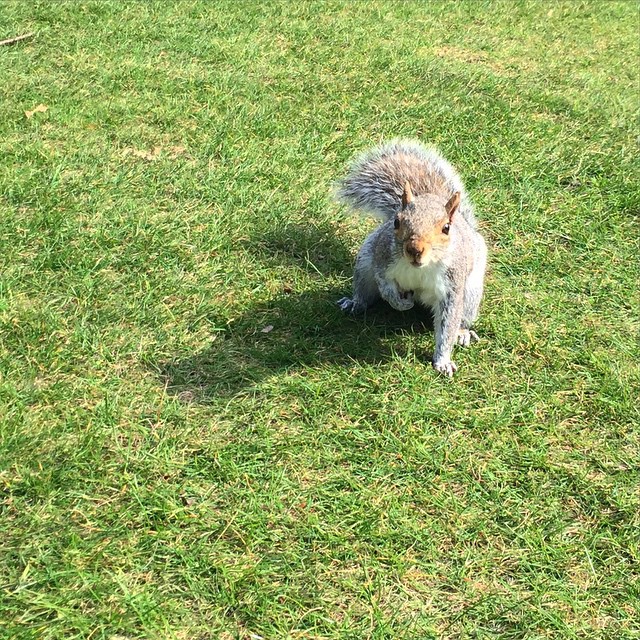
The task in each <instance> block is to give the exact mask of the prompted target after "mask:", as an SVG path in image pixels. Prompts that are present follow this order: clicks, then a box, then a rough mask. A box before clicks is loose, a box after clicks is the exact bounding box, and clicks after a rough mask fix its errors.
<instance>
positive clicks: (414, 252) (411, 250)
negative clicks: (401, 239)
mask: <svg viewBox="0 0 640 640" xmlns="http://www.w3.org/2000/svg"><path fill="white" fill-rule="evenodd" d="M407 253H408V254H409V255H410V256H411V257H412V258H413V259H414V260H417V259H418V258H419V257H420V256H421V255H422V254H423V253H424V249H422V248H421V247H417V246H416V245H414V244H410V245H407Z"/></svg>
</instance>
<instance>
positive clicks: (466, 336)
mask: <svg viewBox="0 0 640 640" xmlns="http://www.w3.org/2000/svg"><path fill="white" fill-rule="evenodd" d="M478 340H480V338H479V337H478V334H477V333H476V332H475V331H471V329H460V330H459V331H458V344H460V345H462V346H463V347H468V346H469V345H470V344H471V343H472V342H478Z"/></svg>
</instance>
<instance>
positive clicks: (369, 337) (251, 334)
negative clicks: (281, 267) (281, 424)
mask: <svg viewBox="0 0 640 640" xmlns="http://www.w3.org/2000/svg"><path fill="white" fill-rule="evenodd" d="M256 240H257V242H258V243H259V245H258V246H259V247H261V249H262V251H259V252H258V253H261V254H262V256H261V257H264V258H267V259H268V260H273V259H274V258H276V259H277V261H278V262H285V263H288V264H289V265H291V266H292V267H294V266H295V267H299V268H305V269H308V268H309V266H311V267H312V268H313V270H314V271H316V272H318V273H320V274H322V275H325V276H326V275H330V274H332V273H342V272H344V271H345V270H350V266H351V264H352V256H351V254H350V253H349V252H348V250H347V249H346V248H345V247H344V245H343V244H342V242H341V241H340V240H339V239H337V238H336V237H335V235H334V233H333V232H332V231H331V229H329V228H326V229H325V228H321V227H317V226H315V227H304V228H303V227H301V226H300V227H299V226H296V225H293V226H292V225H288V226H287V228H286V229H283V230H282V231H280V232H275V231H274V232H270V233H269V234H267V235H262V236H261V237H260V238H258V239H256ZM348 294H349V291H348V288H345V289H340V290H337V289H333V290H331V289H329V290H327V289H325V290H319V291H311V292H305V293H300V294H297V293H295V292H293V291H291V290H290V289H289V288H286V289H283V293H282V294H281V295H280V296H279V297H278V298H276V299H275V300H272V301H269V302H267V303H264V304H258V305H256V306H255V307H253V308H251V309H250V310H249V311H247V312H246V313H245V314H244V315H243V316H241V317H239V318H237V319H235V320H233V321H231V322H228V321H226V320H225V319H223V318H220V319H218V321H217V322H216V323H215V324H217V325H218V326H220V327H224V328H223V329H222V330H221V331H219V332H216V333H214V334H213V335H212V342H211V345H210V346H209V347H208V348H207V349H205V350H204V351H201V352H199V353H196V354H194V355H192V356H188V357H186V358H185V357H183V358H174V359H171V360H169V361H167V362H164V363H162V364H161V366H160V374H161V376H162V378H163V379H164V381H165V383H166V386H167V390H168V392H170V393H171V394H173V395H177V396H178V397H180V398H181V399H182V400H184V401H188V402H205V403H206V402H209V401H211V400H212V399H213V398H215V397H219V396H227V395H233V394H235V393H237V392H239V391H241V390H243V389H246V388H253V387H255V386H256V385H257V384H258V383H260V382H261V381H262V380H264V379H265V378H268V377H269V376H272V375H273V374H274V373H277V372H279V371H283V370H288V369H291V368H304V367H309V366H315V365H318V364H321V363H323V362H333V363H344V364H348V363H350V362H353V361H354V360H357V361H360V362H370V363H378V362H384V361H386V360H389V359H390V358H391V357H392V354H393V353H395V354H398V353H400V354H401V353H402V352H403V349H404V347H403V345H404V344H405V342H404V341H403V340H401V339H400V336H399V335H398V339H393V340H388V339H387V338H388V337H389V335H390V334H391V335H392V336H393V335H395V334H401V333H402V332H407V331H409V332H412V331H422V330H424V329H425V328H430V327H432V320H431V317H430V315H429V313H428V312H427V311H426V310H424V309H418V308H414V309H411V310H409V311H405V312H402V313H401V312H398V311H395V310H393V309H392V308H391V307H389V305H388V304H386V303H384V302H381V303H378V304H377V305H375V306H374V307H373V308H372V309H371V310H370V311H369V312H368V313H367V314H366V315H364V316H356V317H354V316H348V315H345V314H343V313H342V312H341V311H340V309H339V308H338V306H337V305H336V301H337V300H338V298H340V297H342V296H344V295H348Z"/></svg>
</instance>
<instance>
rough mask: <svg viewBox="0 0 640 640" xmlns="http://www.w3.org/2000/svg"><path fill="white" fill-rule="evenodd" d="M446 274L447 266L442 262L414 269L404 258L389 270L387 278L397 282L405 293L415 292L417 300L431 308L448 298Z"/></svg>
mask: <svg viewBox="0 0 640 640" xmlns="http://www.w3.org/2000/svg"><path fill="white" fill-rule="evenodd" d="M445 272H446V266H445V265H444V264H443V263H442V262H432V263H430V264H427V265H425V266H424V267H414V266H413V265H412V264H410V263H409V261H408V260H405V259H404V258H402V259H401V260H398V261H397V262H396V263H395V264H394V265H392V266H391V267H389V269H387V273H386V277H387V280H389V281H395V282H396V283H397V285H398V286H399V287H400V289H402V290H403V291H413V293H414V296H415V298H416V300H418V301H420V302H421V303H422V304H423V305H425V306H427V307H431V306H433V305H434V304H436V303H437V302H438V301H440V300H443V299H444V297H445V296H446V293H447V282H446V278H445Z"/></svg>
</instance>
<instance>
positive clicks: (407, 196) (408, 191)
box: [402, 180, 413, 209]
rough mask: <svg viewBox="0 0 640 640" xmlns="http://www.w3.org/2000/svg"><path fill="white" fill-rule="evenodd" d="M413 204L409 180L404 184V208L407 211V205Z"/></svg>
mask: <svg viewBox="0 0 640 640" xmlns="http://www.w3.org/2000/svg"><path fill="white" fill-rule="evenodd" d="M412 202H413V193H411V185H410V184H409V181H408V180H407V181H406V182H405V183H404V191H403V192H402V208H403V209H406V208H407V205H409V204H411V203H412Z"/></svg>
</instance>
